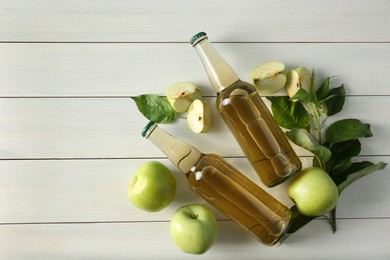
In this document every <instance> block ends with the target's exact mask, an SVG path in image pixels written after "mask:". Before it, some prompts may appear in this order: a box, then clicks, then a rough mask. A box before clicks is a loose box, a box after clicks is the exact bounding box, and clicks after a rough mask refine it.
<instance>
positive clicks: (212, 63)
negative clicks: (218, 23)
mask: <svg viewBox="0 0 390 260" xmlns="http://www.w3.org/2000/svg"><path fill="white" fill-rule="evenodd" d="M193 46H194V48H195V50H196V52H197V53H198V55H199V57H200V59H201V60H202V62H203V66H204V67H205V69H206V72H207V75H208V76H209V79H210V82H211V85H212V86H213V88H214V90H215V92H216V93H219V92H221V91H222V90H224V89H225V88H227V87H229V86H231V85H233V84H234V83H236V82H237V81H238V80H239V78H238V76H237V74H236V73H235V72H234V71H233V69H232V68H231V67H230V66H229V64H228V63H227V62H226V61H225V60H224V59H223V58H222V57H221V56H220V55H219V54H218V52H217V51H216V50H215V49H214V47H213V46H212V45H211V43H210V42H209V40H208V39H207V37H204V38H203V39H200V40H199V41H197V42H196V43H195V44H193Z"/></svg>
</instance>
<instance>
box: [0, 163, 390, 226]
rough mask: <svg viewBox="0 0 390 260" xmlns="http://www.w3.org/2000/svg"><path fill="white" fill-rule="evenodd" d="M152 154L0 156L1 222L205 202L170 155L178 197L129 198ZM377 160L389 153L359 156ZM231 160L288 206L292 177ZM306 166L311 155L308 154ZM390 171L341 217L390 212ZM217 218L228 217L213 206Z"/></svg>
mask: <svg viewBox="0 0 390 260" xmlns="http://www.w3.org/2000/svg"><path fill="white" fill-rule="evenodd" d="M149 160H151V159H133V160H130V159H127V160H27V161H0V172H1V173H2V174H1V177H0V205H1V208H2V210H1V213H0V224H5V223H53V222H54V223H56V222H57V223H58V222H111V221H169V220H170V218H171V216H172V214H173V212H174V211H175V210H176V209H177V208H178V207H180V206H183V205H186V204H191V203H205V202H204V201H203V200H201V199H200V198H199V197H198V196H197V195H195V194H194V193H193V192H192V191H191V190H190V189H189V187H188V183H187V180H186V178H185V176H184V175H183V174H182V173H180V172H179V171H178V170H177V169H176V168H175V167H174V166H173V165H172V164H171V163H170V162H169V161H168V160H166V159H164V160H162V159H159V160H158V161H160V162H162V163H164V164H165V165H167V166H168V167H169V168H170V169H171V170H172V171H173V173H174V175H175V177H176V180H177V191H176V197H175V200H174V201H173V203H172V204H171V205H170V206H169V207H168V208H166V209H164V210H163V211H161V212H157V213H148V212H144V211H142V210H139V209H137V208H136V207H134V206H133V205H132V204H131V203H130V201H129V200H128V198H127V189H128V183H129V181H130V179H131V178H132V177H133V175H134V173H135V172H136V169H137V168H138V167H139V166H140V165H141V164H142V163H144V162H146V161H149ZM358 160H359V161H360V160H370V161H373V162H378V161H380V160H382V161H386V160H387V161H388V157H369V158H364V157H363V158H358ZM227 161H228V162H229V163H231V164H232V165H234V166H235V167H237V168H238V169H239V170H240V171H241V172H243V173H244V174H246V175H247V176H248V177H249V178H251V179H252V180H253V181H254V182H255V183H257V184H258V185H259V186H260V187H262V188H263V189H264V190H266V191H267V192H269V193H270V194H271V195H272V196H274V197H275V198H277V199H278V200H280V201H281V202H282V203H283V204H285V205H287V206H288V207H290V206H292V202H291V200H290V199H289V198H288V196H287V192H286V189H287V185H288V182H286V183H284V184H282V185H280V186H278V187H274V188H271V189H270V188H266V187H264V185H262V183H261V182H260V181H259V178H258V177H257V175H256V174H255V172H254V171H253V169H252V168H251V166H250V165H249V163H248V162H247V160H246V159H244V158H238V159H234V158H228V159H227ZM303 163H304V167H307V166H309V165H311V158H303ZM389 185H390V174H389V170H388V169H386V170H383V171H381V172H378V173H375V174H373V175H371V176H368V177H365V178H364V179H362V180H360V181H358V182H357V183H354V184H353V185H351V186H350V187H348V189H346V190H345V191H344V192H343V193H342V195H341V197H340V200H339V204H338V212H337V216H338V217H339V218H390V201H389V200H388V199H387V198H389V197H390V190H389V189H388V187H389ZM214 212H215V214H216V215H217V217H218V219H221V220H223V219H227V218H226V217H225V216H223V215H222V214H220V213H219V212H218V211H217V210H214Z"/></svg>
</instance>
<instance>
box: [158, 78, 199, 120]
mask: <svg viewBox="0 0 390 260" xmlns="http://www.w3.org/2000/svg"><path fill="white" fill-rule="evenodd" d="M166 94H167V98H168V101H169V103H170V104H171V106H172V108H173V109H174V110H175V111H176V112H178V113H184V112H186V111H187V110H188V108H189V107H190V105H191V103H192V101H194V100H195V99H200V98H202V92H200V90H199V88H198V87H197V86H195V85H194V84H193V83H191V82H188V81H185V82H179V83H175V84H173V85H170V86H168V87H167V89H166Z"/></svg>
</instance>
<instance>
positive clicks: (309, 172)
mask: <svg viewBox="0 0 390 260" xmlns="http://www.w3.org/2000/svg"><path fill="white" fill-rule="evenodd" d="M287 192H288V196H289V197H290V198H291V199H292V200H293V201H294V203H295V204H296V206H297V208H298V211H299V212H300V213H301V214H303V215H305V216H309V217H315V216H320V215H323V214H325V213H327V212H329V211H330V210H332V209H333V208H335V207H336V205H337V200H338V198H339V191H338V189H337V186H336V184H335V183H334V181H333V180H332V179H331V178H330V176H329V175H328V173H326V172H325V171H323V170H322V169H320V168H317V167H310V168H306V169H303V170H302V171H300V172H299V173H298V174H297V175H295V176H294V177H292V179H291V182H290V183H289V186H288V188H287Z"/></svg>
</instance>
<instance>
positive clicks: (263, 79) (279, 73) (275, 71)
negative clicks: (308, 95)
mask: <svg viewBox="0 0 390 260" xmlns="http://www.w3.org/2000/svg"><path fill="white" fill-rule="evenodd" d="M284 70H285V66H284V64H283V63H281V62H278V61H270V62H267V63H264V64H262V65H260V66H258V67H256V68H255V69H254V70H253V71H252V74H251V78H252V80H253V83H254V84H255V86H256V88H257V91H259V92H260V93H263V94H273V93H276V92H278V91H279V90H281V89H283V87H284V85H285V84H286V75H284Z"/></svg>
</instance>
